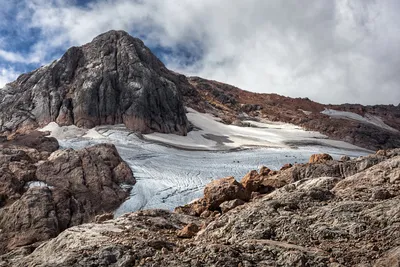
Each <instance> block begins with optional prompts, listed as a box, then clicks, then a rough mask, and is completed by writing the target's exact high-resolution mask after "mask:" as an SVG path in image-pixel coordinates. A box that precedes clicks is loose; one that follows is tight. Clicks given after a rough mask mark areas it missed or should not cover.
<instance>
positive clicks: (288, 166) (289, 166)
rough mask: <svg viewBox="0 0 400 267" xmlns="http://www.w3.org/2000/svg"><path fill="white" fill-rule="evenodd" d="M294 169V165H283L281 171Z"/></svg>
mask: <svg viewBox="0 0 400 267" xmlns="http://www.w3.org/2000/svg"><path fill="white" fill-rule="evenodd" d="M292 167H293V165H292V164H290V163H286V164H285V165H283V166H282V167H281V169H280V170H281V171H284V170H286V169H290V168H292Z"/></svg>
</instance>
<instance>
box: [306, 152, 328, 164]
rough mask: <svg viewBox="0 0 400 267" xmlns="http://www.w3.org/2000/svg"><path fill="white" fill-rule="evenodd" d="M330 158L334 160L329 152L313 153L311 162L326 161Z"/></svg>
mask: <svg viewBox="0 0 400 267" xmlns="http://www.w3.org/2000/svg"><path fill="white" fill-rule="evenodd" d="M328 160H333V158H332V157H331V155H329V154H314V155H311V157H310V160H309V161H308V162H309V163H325V162H327V161H328Z"/></svg>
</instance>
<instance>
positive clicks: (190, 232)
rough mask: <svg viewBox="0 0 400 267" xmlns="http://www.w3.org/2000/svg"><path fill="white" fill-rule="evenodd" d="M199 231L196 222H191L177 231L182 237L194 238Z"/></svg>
mask: <svg viewBox="0 0 400 267" xmlns="http://www.w3.org/2000/svg"><path fill="white" fill-rule="evenodd" d="M198 231H199V227H198V226H197V225H196V224H194V223H189V224H188V225H186V226H185V227H184V228H183V229H181V230H179V231H177V233H176V235H177V236H178V237H180V238H192V237H194V236H195V235H196V234H197V232H198Z"/></svg>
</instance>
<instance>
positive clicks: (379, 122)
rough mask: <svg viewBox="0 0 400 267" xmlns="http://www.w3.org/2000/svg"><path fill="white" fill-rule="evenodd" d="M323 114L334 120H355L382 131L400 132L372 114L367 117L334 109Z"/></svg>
mask: <svg viewBox="0 0 400 267" xmlns="http://www.w3.org/2000/svg"><path fill="white" fill-rule="evenodd" d="M321 113H322V114H325V115H328V116H330V117H332V118H342V119H348V120H355V121H359V122H362V123H368V124H373V125H375V126H378V127H380V128H382V129H386V130H389V131H392V132H398V130H396V129H394V128H392V127H390V126H389V125H387V124H386V123H384V122H383V120H382V119H381V118H379V117H377V116H374V115H371V114H368V113H367V114H365V117H363V116H361V115H359V114H356V113H353V112H348V111H339V110H334V109H325V110H324V111H322V112H321Z"/></svg>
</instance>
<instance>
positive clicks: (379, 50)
mask: <svg viewBox="0 0 400 267" xmlns="http://www.w3.org/2000/svg"><path fill="white" fill-rule="evenodd" d="M0 6H1V9H0V88H1V87H2V86H3V85H4V84H5V83H7V82H9V81H12V80H14V79H15V78H16V77H17V76H18V74H20V73H22V72H27V71H30V70H33V69H35V68H37V67H39V66H41V65H44V64H46V63H49V62H51V61H53V60H54V59H57V58H59V57H60V56H61V55H62V54H63V52H64V51H65V50H66V49H67V48H69V47H70V46H73V45H82V44H84V43H87V42H89V41H91V40H92V39H93V38H94V37H95V36H97V35H98V34H100V33H102V32H105V31H107V30H110V29H122V30H126V31H128V32H129V33H130V34H132V35H134V36H135V37H139V38H141V39H142V40H143V41H144V42H145V44H146V45H147V46H149V47H150V48H151V49H152V50H153V51H154V52H155V53H156V54H157V56H158V57H160V59H161V60H162V61H163V62H164V63H165V64H166V65H167V66H168V67H169V68H170V69H173V70H176V71H179V72H181V73H184V74H187V75H196V76H201V77H204V78H209V79H214V80H218V81H222V82H226V83H229V84H233V85H235V86H238V87H240V88H242V89H246V90H249V91H255V92H265V93H270V92H274V93H278V94H282V95H287V96H292V97H309V98H310V99H313V100H316V101H319V102H322V103H345V102H349V103H362V104H378V103H379V104H395V105H397V104H399V102H400V48H399V47H400V16H399V12H400V1H398V0H385V1H381V0H375V1H374V0H352V1H350V0H337V1H334V0H304V1H299V0H285V1H282V0H201V1H199V0H179V1H177V0H98V1H93V0H92V1H90V0H53V1H51V0H18V1H15V0H0Z"/></svg>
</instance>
